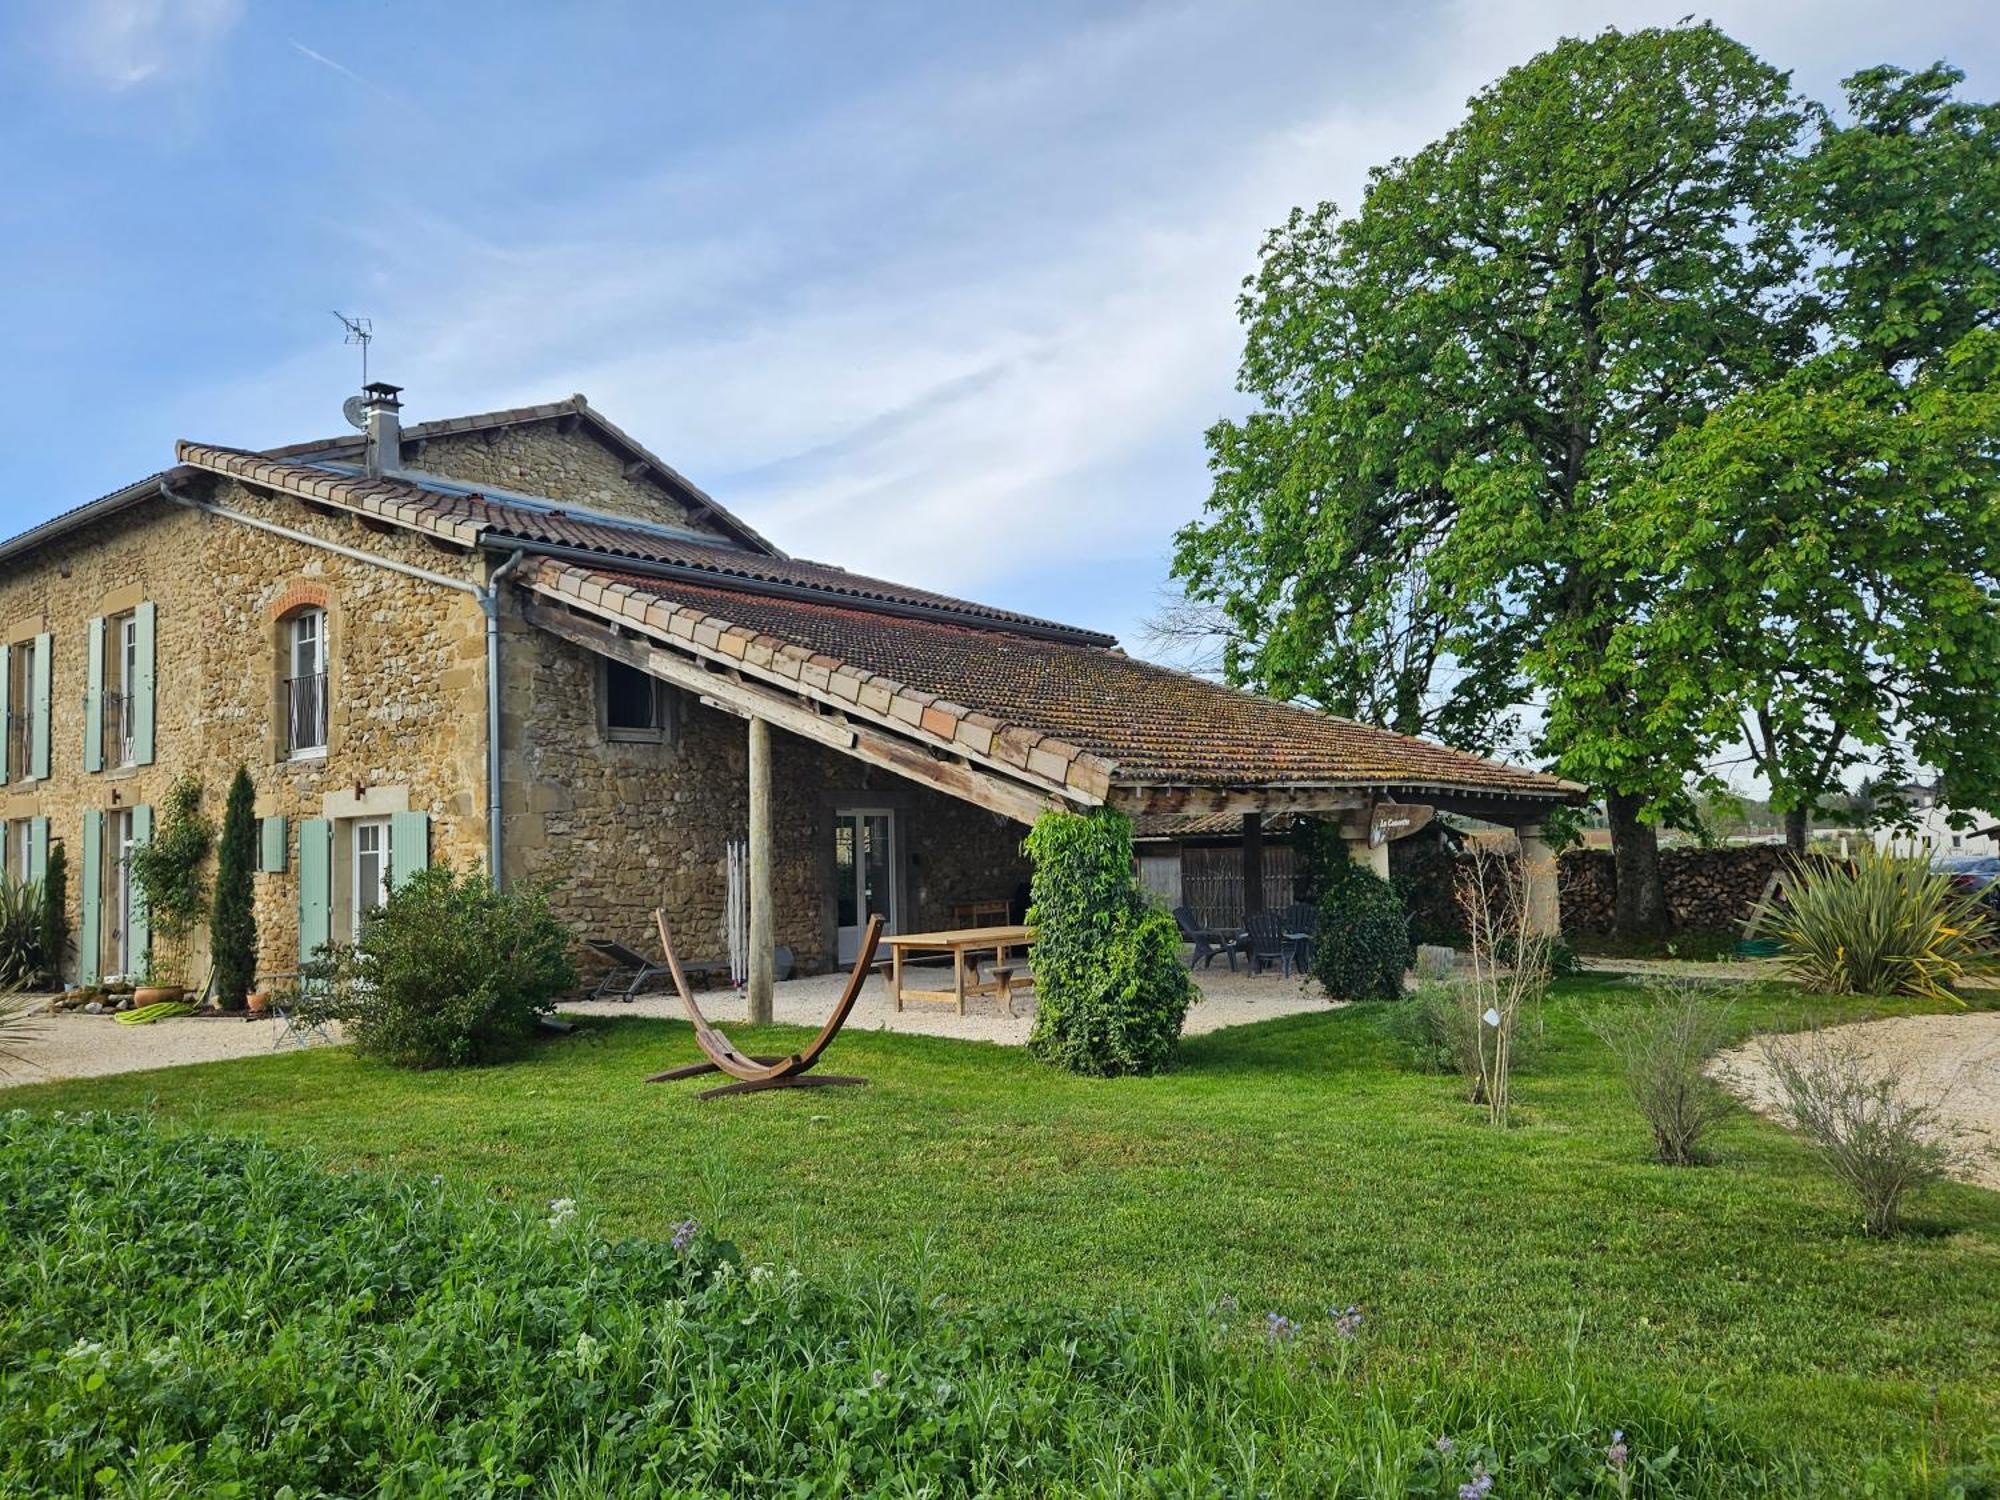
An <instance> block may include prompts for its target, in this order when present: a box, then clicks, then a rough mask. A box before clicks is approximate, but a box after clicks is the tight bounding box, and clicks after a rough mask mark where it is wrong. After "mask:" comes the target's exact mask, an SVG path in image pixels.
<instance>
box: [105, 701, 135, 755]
mask: <svg viewBox="0 0 2000 1500" xmlns="http://www.w3.org/2000/svg"><path fill="white" fill-rule="evenodd" d="M102 701H103V711H102V723H103V735H104V738H103V741H102V749H103V752H104V764H106V765H107V766H129V765H131V764H132V695H131V694H130V693H106V694H105V695H104V697H103V700H102Z"/></svg>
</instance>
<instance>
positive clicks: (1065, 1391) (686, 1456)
mask: <svg viewBox="0 0 2000 1500" xmlns="http://www.w3.org/2000/svg"><path fill="white" fill-rule="evenodd" d="M1291 1314H1299V1316H1298V1318H1297V1321H1296V1322H1294V1321H1292V1319H1291V1316H1290V1315H1287V1316H1283V1317H1281V1316H1278V1315H1277V1314H1275V1313H1269V1312H1267V1311H1266V1310H1264V1309H1241V1310H1239V1309H1237V1308H1235V1307H1234V1306H1233V1305H1232V1304H1231V1303H1229V1301H1228V1300H1227V1299H1226V1298H1216V1299H1215V1300H1214V1301H1213V1303H1212V1304H1211V1305H1208V1306H1205V1307H1201V1308H1189V1309H1167V1308H1155V1309H1150V1310H1142V1311H1130V1312H1110V1313H1105V1314H1101V1315H1091V1316H1084V1315H1078V1314H1072V1313H1067V1312H1059V1311H1052V1310H1048V1309H1035V1308H1028V1309H1018V1308H1014V1309H987V1310H983V1311H976V1312H957V1311H952V1312H948V1311H945V1310H943V1309H942V1308H941V1306H940V1305H939V1304H938V1303H937V1302H936V1301H935V1300H933V1299H931V1298H929V1297H926V1296H921V1295H916V1294H913V1293H910V1292H908V1291H905V1290H902V1289H899V1288H898V1287H896V1286H894V1285H892V1284H889V1283H887V1282H884V1281H880V1280H872V1281H867V1282H864V1283H862V1284H859V1285H855V1286H825V1285H821V1284H818V1283H816V1282H813V1281H810V1280H808V1279H806V1278H804V1277H801V1276H799V1275H797V1274H795V1273H793V1272H791V1271H787V1270H781V1269H774V1268H769V1267H764V1266H753V1265H745V1264H743V1263H742V1261H741V1259H740V1257H739V1256H738V1255H737V1254H736V1252H735V1251H734V1250H733V1249H732V1247H730V1246H729V1245H728V1244H726V1243H724V1242H721V1241H719V1240H716V1239H714V1238H712V1237H711V1236H708V1235H706V1234H703V1233H701V1232H700V1230H699V1229H698V1228H697V1227H696V1226H693V1225H686V1226H683V1228H682V1230H681V1231H680V1232H678V1233H677V1234H676V1235H675V1237H674V1239H673V1240H672V1241H662V1242H654V1241H642V1240H626V1241H613V1240H610V1239H607V1238H605V1237H603V1236H601V1235H600V1234H599V1233H597V1232H596V1230H595V1228H594V1227H593V1226H592V1224H591V1223H590V1220H589V1218H588V1215H587V1214H586V1213H583V1212H580V1211H579V1210H578V1208H577V1206H576V1205H574V1204H572V1203H570V1202H569V1201H568V1200H559V1201H558V1202H556V1203H553V1204H551V1205H549V1206H548V1209H547V1210H546V1212H544V1211H540V1210H537V1211H535V1212H532V1213H520V1212H517V1211H514V1210H511V1209H507V1208H504V1207H500V1206H496V1205H494V1204H493V1203H492V1202H491V1201H490V1200H488V1199H486V1198H484V1197H480V1196H475V1195H469V1194H467V1195H461V1194H460V1193H457V1192H454V1191H452V1190H451V1189H449V1188H448V1187H447V1185H446V1184H444V1183H442V1182H440V1181H438V1180H436V1179H426V1178H385V1177H376V1176H369V1175H359V1174H357V1175H350V1176H335V1175H330V1174H326V1173H323V1172H321V1171H319V1170H318V1169H317V1168H315V1167H314V1166H313V1165H312V1164H311V1162H310V1161H308V1160H306V1159H304V1158H302V1157H299V1156H296V1155H292V1154H287V1153H282V1152H279V1151H276V1150H274V1149H272V1148H269V1147H265V1146H261V1145H255V1144H248V1143H245V1142H242V1141H236V1140H218V1139H210V1138H205V1137H201V1136H174V1135H168V1134H165V1133H163V1132H161V1131H159V1130H158V1129H157V1127H155V1126H153V1125H151V1124H150V1123H149V1122H146V1121H143V1120H138V1119H133V1118H118V1117H110V1116H101V1115H99V1116H92V1115H84V1116H70V1117H68V1118H61V1117H56V1118H50V1117H37V1116H30V1115H28V1114H26V1113H25V1112H22V1111H15V1112H12V1113H11V1114H9V1115H7V1116H5V1117H0V1391H3V1392H4V1396H5V1399H4V1400H0V1493H6V1494H8V1495H10V1496H13V1495H19V1496H25V1497H38V1496H55V1495H97V1494H104V1495H136V1494H149V1495H153V1494H158V1495H166V1494H173V1495H210V1494H242V1495H270V1494H278V1493H283V1492H285V1487H287V1486H289V1487H290V1491H291V1492H292V1493H295V1494H298V1495H307V1494H323V1493H324V1494H369V1495H379V1496H416V1495H425V1496H430V1495H460V1494H464V1495H489V1494H495V1493H503V1492H506V1493H511V1492H514V1491H516V1490H517V1489H518V1490H519V1492H521V1493H531V1494H535V1495H538V1496H547V1497H560V1500H576V1497H584V1496H614V1495H617V1496H623V1495H654V1494H668V1493H670V1494H676V1495H705V1494H762V1493H771V1494H778V1493H782V1494H785V1495H812V1496H820V1495H824V1496H833V1495H843V1496H844V1495H875V1494H895V1495H939V1496H943V1495H960V1494H966V1495H971V1494H980V1495H1061V1494H1090V1495H1106V1496H1127V1495H1129V1496H1141V1495H1144V1496H1158V1495H1182V1494H1201V1495H1242V1496H1249V1495H1267V1496H1306V1495H1311V1496H1342V1495H1345V1496H1363V1495H1387V1494H1394V1495H1410V1496H1450V1495H1456V1494H1458V1493H1459V1491H1460V1489H1461V1487H1462V1486H1466V1485H1471V1484H1476V1483H1477V1476H1479V1475H1480V1474H1482V1473H1484V1474H1487V1475H1489V1476H1492V1478H1493V1481H1494V1485H1495V1489H1494V1493H1495V1495H1496V1496H1506V1497H1516V1496H1555V1495H1564V1496H1568V1495H1580V1494H1593V1493H1599V1494H1617V1493H1621V1492H1624V1490H1625V1489H1626V1488H1629V1492H1630V1493H1634V1494H1642V1495H1650V1496H1682V1497H1694V1496H1702V1497H1707V1496H1715V1497H1721V1496H1732V1497H1733V1496H1739V1495H1745V1494H1785V1495H1812V1494H1821V1493H1824V1494H1829V1495H1832V1494H1849V1493H1858V1492H1862V1491H1861V1490H1859V1489H1858V1488H1857V1487H1858V1486H1862V1485H1867V1486H1872V1487H1871V1488H1869V1489H1868V1490H1867V1491H1866V1492H1867V1493H1872V1494H1878V1495H1927V1494H1932V1493H1943V1492H1944V1490H1943V1486H1944V1485H1946V1484H1950V1483H1963V1484H1968V1485H1977V1484H1979V1483H1981V1482H1985V1481H1990V1480H1991V1478H1992V1477H1993V1475H1992V1472H1991V1470H1990V1469H1986V1468H1980V1467H1978V1466H1975V1467H1974V1468H1973V1469H1960V1470H1957V1471H1953V1472H1947V1468H1946V1465H1945V1464H1944V1462H1943V1460H1941V1459H1938V1458H1936V1457H1934V1456H1931V1455H1929V1454H1927V1453H1926V1452H1924V1451H1922V1449H1921V1448H1920V1447H1917V1446H1912V1447H1911V1448H1910V1449H1909V1450H1908V1451H1906V1452H1901V1453H1893V1454H1885V1455H1883V1456H1882V1457H1880V1458H1879V1459H1877V1460H1875V1461H1873V1463H1872V1464H1871V1465H1870V1466H1869V1467H1867V1468H1866V1470H1865V1471H1864V1472H1852V1471H1849V1470H1847V1469H1845V1468H1842V1469H1834V1468H1831V1467H1826V1466H1823V1465H1822V1464H1820V1463H1817V1462H1816V1461H1815V1460H1814V1458H1813V1457H1812V1450H1811V1449H1810V1447H1809V1446H1806V1447H1799V1448H1793V1447H1790V1446H1774V1444H1778V1443H1780V1442H1782V1441H1783V1440H1778V1439H1774V1438H1772V1437H1770V1436H1769V1435H1758V1436H1750V1435H1746V1434H1745V1433H1744V1432H1743V1431H1742V1430H1740V1429H1739V1428H1738V1427H1737V1426H1736V1425H1735V1424H1734V1422H1733V1419H1732V1417H1731V1415H1730V1413H1729V1412H1727V1411H1724V1410H1718V1409H1717V1408H1716V1407H1715V1406H1714V1405H1713V1404H1711V1403H1710V1402H1709V1401H1708V1400H1707V1399H1706V1397H1705V1395H1704V1393H1703V1391H1702V1390H1701V1389H1700V1388H1698V1387H1695V1386H1692V1385H1676V1384H1673V1383H1671V1382H1663V1381H1661V1380H1659V1379H1657V1378H1655V1379H1653V1380H1650V1381H1647V1382H1645V1383H1644V1384H1643V1385H1641V1384H1639V1383H1636V1382H1633V1381H1630V1380H1626V1379H1623V1378H1621V1377H1620V1376H1619V1374H1618V1373H1617V1372H1616V1371H1611V1370H1606V1369H1604V1368H1602V1367H1590V1366H1588V1365H1586V1364H1584V1363H1581V1362H1579V1361H1578V1360H1577V1358H1576V1357H1575V1348H1574V1344H1572V1347H1571V1350H1570V1354H1569V1357H1568V1358H1567V1359H1563V1360H1560V1361H1558V1362H1557V1363H1556V1365H1555V1366H1554V1367H1553V1368H1554V1369H1555V1371H1556V1372H1557V1373H1554V1374H1549V1373H1542V1374H1533V1373H1522V1372H1520V1371H1518V1370H1516V1369H1513V1368H1511V1367H1510V1366H1511V1363H1512V1362H1510V1361H1508V1360H1507V1359H1506V1358H1505V1357H1504V1356H1505V1351H1504V1350H1496V1351H1494V1356H1493V1358H1492V1359H1490V1360H1476V1359H1470V1358H1465V1357H1461V1358H1460V1359H1459V1360H1458V1361H1457V1362H1456V1363H1447V1362H1443V1361H1442V1360H1441V1361H1440V1363H1439V1364H1437V1365H1436V1366H1435V1367H1433V1368H1431V1369H1428V1370H1423V1371H1414V1372H1413V1371H1411V1370H1410V1369H1409V1368H1408V1367H1407V1366H1401V1365H1399V1366H1397V1373H1395V1374H1394V1375H1387V1374H1378V1372H1376V1371H1375V1370H1374V1369H1373V1368H1372V1362H1371V1359H1370V1353H1369V1337H1370V1328H1369V1325H1368V1316H1369V1315H1368V1312H1367V1310H1366V1309H1361V1310H1342V1311H1340V1312H1338V1313H1336V1312H1334V1311H1332V1310H1328V1311H1325V1312H1321V1311H1317V1310H1313V1311H1310V1312H1309V1313H1307V1312H1305V1310H1299V1309H1293V1310H1291ZM1619 1433H1622V1435H1623V1436H1622V1438H1620V1437H1615V1436H1614V1434H1619Z"/></svg>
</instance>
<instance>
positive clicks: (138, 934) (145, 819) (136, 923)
mask: <svg viewBox="0 0 2000 1500" xmlns="http://www.w3.org/2000/svg"><path fill="white" fill-rule="evenodd" d="M132 842H133V844H134V845H135V846H136V845H139V844H150V843H152V842H153V809H152V808H150V807H148V806H146V805H145V804H143V803H141V804H140V805H139V806H138V807H135V808H133V809H132ZM128 878H129V877H128ZM152 945H153V922H152V918H151V917H150V916H148V915H147V912H146V897H145V893H144V892H142V891H141V890H140V889H139V882H138V881H136V880H134V881H133V882H132V937H131V942H130V944H129V947H130V948H131V951H132V961H133V962H134V963H137V962H138V961H139V959H140V957H141V956H142V955H144V954H145V952H146V950H147V949H149V948H151V947H152Z"/></svg>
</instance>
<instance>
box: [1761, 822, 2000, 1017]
mask: <svg viewBox="0 0 2000 1500" xmlns="http://www.w3.org/2000/svg"><path fill="white" fill-rule="evenodd" d="M1992 925H1993V924H1992V919H1991V917H1989V916H1988V915H1987V914H1986V913H1985V912H1984V910H1982V908H1981V907H1980V904H1979V897H1978V895H1977V894H1976V893H1972V892H1964V891H1959V890H1956V889H1954V887H1953V886H1952V882H1951V877H1950V876H1949V875H1948V874H1946V873H1945V872H1944V871H1942V870H1935V869H1932V868H1931V867H1930V865H1929V864H1927V863H1926V862H1925V861H1924V860H1922V859H1901V858H1897V857H1896V856H1894V855H1889V854H1878V853H1877V852H1875V851H1874V850H1873V849H1868V848H1864V849H1863V850H1862V851H1861V853H1860V855H1859V856H1858V857H1857V858H1856V859H1854V860H1853V861H1852V862H1851V863H1841V862H1836V861H1833V860H1798V861H1796V862H1795V863H1794V865H1793V867H1792V879H1791V884H1790V889H1789V890H1788V891H1787V892H1786V897H1785V909H1784V913H1783V915H1782V916H1781V917H1780V918H1779V920H1778V936H1779V938H1780V939H1781V940H1782V941H1783V943H1784V945H1785V953H1784V956H1785V961H1786V964H1787V966H1788V967H1789V968H1790V970H1791V972H1792V974H1793V976H1794V977H1795V978H1797V979H1798V980H1799V982H1800V983H1801V984H1803V985H1805V987H1806V988H1807V989H1811V990H1817V991H1819V992H1820V993H1822V994H1827V995H1850V994H1852V995H1916V996H1919V997H1922V998H1924V999H1931V1000H1955V999H1957V998H1958V997H1957V996H1956V995H1955V994H1954V993H1953V992H1952V988H1951V987H1952V986H1953V985H1954V984H1956V983H1957V982H1958V980H1959V978H1960V977H1961V976H1962V975H1963V974H1964V972H1965V961H1966V960H1967V959H1969V958H1972V957H1974V956H1975V955H1977V954H1978V952H1979V951H1980V948H1981V945H1982V944H1983V943H1984V942H1985V941H1986V940H1987V938H1988V937H1989V936H1990V935H1991V932H1992Z"/></svg>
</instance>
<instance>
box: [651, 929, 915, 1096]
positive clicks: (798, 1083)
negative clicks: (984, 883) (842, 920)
mask: <svg viewBox="0 0 2000 1500" xmlns="http://www.w3.org/2000/svg"><path fill="white" fill-rule="evenodd" d="M653 925H654V926H656V927H658V928H659V929H660V947H661V948H662V949H663V950H665V952H666V955H667V968H668V970H669V971H670V972H671V973H672V974H673V976H674V988H675V989H677V990H679V991H680V996H681V1004H682V1006H683V1007H685V1008H686V1010H687V1014H688V1020H689V1021H690V1022H692V1023H693V1025H694V1039H695V1044H696V1045H697V1046H699V1047H700V1048H701V1050H702V1053H703V1054H704V1055H705V1056H706V1057H707V1058H708V1061H707V1062H698V1063H689V1064H688V1065H687V1066H686V1067H684V1068H669V1069H667V1071H666V1072H664V1073H655V1074H654V1075H653V1076H652V1077H651V1078H648V1079H647V1080H646V1082H648V1083H668V1082H671V1081H672V1080H674V1079H677V1078H697V1077H700V1076H701V1075H702V1074H705V1073H727V1074H728V1075H729V1076H730V1077H731V1078H734V1079H735V1080H736V1082H734V1083H726V1084H724V1085H723V1086H722V1087H721V1088H714V1089H708V1090H706V1091H704V1092H703V1093H702V1094H700V1095H699V1096H698V1097H700V1098H703V1099H714V1098H718V1097H720V1096H721V1095H723V1094H754V1093H757V1092H759V1091H760V1090H763V1089H814V1088H828V1087H833V1086H836V1085H840V1084H862V1083H866V1082H867V1081H868V1080H867V1079H865V1078H845V1077H841V1076H840V1075H838V1074H834V1073H812V1072H811V1069H812V1066H813V1064H814V1063H816V1062H818V1061H819V1055H820V1053H822V1052H824V1051H825V1050H826V1048H827V1044H828V1043H829V1042H831V1041H832V1040H833V1039H834V1038H835V1037H836V1036H838V1035H839V1034H840V1028H841V1027H842V1026H844V1025H846V1024H847V1013H848V1012H849V1011H851V1010H853V1009H854V1002H855V1001H856V1000H857V999H859V998H860V996H861V986H862V985H864V984H865V983H867V982H868V972H869V967H870V965H872V964H873V963H874V962H875V945H876V944H877V943H878V942H880V941H881V937H882V918H881V917H880V916H879V915H878V916H874V917H870V918H869V919H868V930H867V932H865V933H863V934H862V938H861V952H860V953H859V954H858V955H857V956H856V957H855V960H854V970H853V972H852V973H850V974H849V975H848V976H847V988H846V989H845V990H843V991H842V992H841V996H840V1001H839V1003H838V1004H837V1005H835V1006H834V1008H833V1014H832V1015H830V1016H828V1017H827V1018H826V1024H825V1025H824V1026H822V1027H820V1029H819V1035H818V1036H816V1037H814V1038H813V1039H812V1041H811V1043H810V1044H809V1045H808V1046H807V1047H806V1049H805V1051H803V1052H794V1053H793V1054H792V1055H791V1056H790V1057H748V1056H745V1055H744V1054H743V1053H741V1052H738V1051H737V1050H736V1046H735V1044H734V1043H733V1042H731V1041H730V1040H729V1038H728V1037H726V1036H724V1035H723V1034H722V1033H721V1032H719V1031H717V1030H716V1029H715V1028H714V1027H713V1026H711V1025H710V1024H709V1021H708V1017H706V1016H704V1015H703V1014H702V1013H701V1007H700V1006H698V1005H696V1004H695V1003H694V995H693V994H692V993H691V992H690V991H689V989H688V982H687V975H686V974H684V973H682V972H681V961H680V959H679V958H677V957H676V956H675V954H674V943H673V939H672V938H670V937H668V936H667V916H666V913H665V912H664V911H655V912H654V913H653ZM808 1075H810V1076H808Z"/></svg>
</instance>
